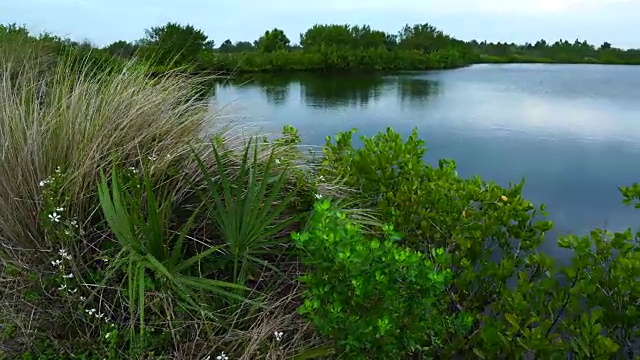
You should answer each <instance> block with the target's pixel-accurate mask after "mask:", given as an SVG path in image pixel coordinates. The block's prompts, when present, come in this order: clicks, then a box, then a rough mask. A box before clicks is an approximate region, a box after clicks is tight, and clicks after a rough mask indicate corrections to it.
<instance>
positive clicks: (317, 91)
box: [300, 76, 384, 108]
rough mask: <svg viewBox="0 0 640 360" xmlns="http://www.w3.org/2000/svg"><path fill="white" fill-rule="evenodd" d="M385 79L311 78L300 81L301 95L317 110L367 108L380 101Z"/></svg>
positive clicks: (356, 77) (307, 103) (371, 77)
mask: <svg viewBox="0 0 640 360" xmlns="http://www.w3.org/2000/svg"><path fill="white" fill-rule="evenodd" d="M383 86H384V79H383V78H382V77H379V76H344V77H338V76H331V77H328V78H322V77H317V76H309V77H304V78H301V79H300V93H301V95H302V98H303V99H304V102H305V103H306V105H307V106H311V107H315V108H338V107H344V106H349V107H367V106H368V105H369V104H370V103H372V102H375V101H377V100H379V99H380V95H381V90H382V88H383Z"/></svg>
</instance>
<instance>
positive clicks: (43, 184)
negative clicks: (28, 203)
mask: <svg viewBox="0 0 640 360" xmlns="http://www.w3.org/2000/svg"><path fill="white" fill-rule="evenodd" d="M48 183H49V182H48V181H46V180H42V181H40V186H41V187H42V186H45V185H47V184H48Z"/></svg>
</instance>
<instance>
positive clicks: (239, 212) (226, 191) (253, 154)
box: [195, 138, 299, 284]
mask: <svg viewBox="0 0 640 360" xmlns="http://www.w3.org/2000/svg"><path fill="white" fill-rule="evenodd" d="M263 146H269V145H265V144H263ZM211 147H212V152H213V155H214V157H215V163H216V167H217V177H215V176H214V175H213V174H211V172H210V171H209V169H208V168H207V167H206V165H205V163H204V161H203V160H202V159H201V158H200V157H199V156H198V154H195V156H196V159H197V162H198V165H199V167H200V171H201V172H202V174H203V177H204V179H205V181H206V185H207V186H206V191H205V192H201V195H202V199H203V202H204V203H206V204H208V210H209V215H210V217H211V218H212V219H213V220H214V222H215V224H216V225H217V227H218V230H219V233H220V236H221V237H222V241H223V244H224V247H225V250H226V254H228V256H229V257H230V260H231V262H232V266H233V281H234V282H236V283H238V284H245V283H246V279H247V277H248V275H249V271H250V269H251V267H252V266H255V265H262V266H269V264H268V263H267V262H266V261H265V260H264V258H263V257H264V256H265V255H268V254H272V253H273V252H274V248H278V245H280V241H281V240H279V239H277V235H278V234H280V233H281V232H283V231H285V230H286V229H287V227H289V226H290V225H292V224H293V223H294V222H295V221H296V220H297V219H298V216H299V215H287V214H286V210H287V208H288V206H290V205H291V204H292V200H293V199H294V196H295V194H296V192H295V189H291V190H289V189H287V188H286V184H287V180H288V179H289V175H290V173H289V168H288V166H291V165H287V164H283V165H282V166H280V167H278V169H277V171H276V169H275V167H276V164H277V162H279V161H278V160H277V158H276V156H275V154H276V150H275V149H274V148H273V147H271V149H270V151H269V153H268V156H267V157H266V159H264V156H261V151H260V150H261V146H260V144H259V142H258V141H256V140H255V139H252V138H250V139H249V140H248V141H247V143H246V144H245V146H244V149H243V151H242V153H241V156H240V159H239V164H238V165H237V167H238V168H237V170H236V172H235V173H236V174H237V176H235V177H232V176H231V175H230V174H229V172H227V171H224V170H225V169H226V168H228V167H229V166H230V165H229V162H230V161H233V160H234V159H231V160H229V159H228V158H227V155H229V154H230V153H232V151H231V150H226V151H225V152H224V153H221V152H220V151H219V144H218V143H217V142H215V141H212V142H211Z"/></svg>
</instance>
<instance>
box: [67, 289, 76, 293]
mask: <svg viewBox="0 0 640 360" xmlns="http://www.w3.org/2000/svg"><path fill="white" fill-rule="evenodd" d="M68 291H69V292H70V293H72V294H75V293H76V291H78V289H73V290H71V289H69V290H68Z"/></svg>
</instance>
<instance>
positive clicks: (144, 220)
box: [98, 169, 244, 338]
mask: <svg viewBox="0 0 640 360" xmlns="http://www.w3.org/2000/svg"><path fill="white" fill-rule="evenodd" d="M144 190H145V194H144V196H145V197H146V204H145V205H146V206H145V208H143V207H142V205H141V204H140V198H139V197H136V196H135V195H134V194H133V193H132V192H130V191H128V190H127V189H126V188H125V187H123V184H122V182H121V181H120V179H119V173H118V171H117V170H116V169H114V170H113V171H112V173H111V187H109V182H108V180H107V178H106V176H105V175H104V174H103V175H102V178H101V181H100V185H99V188H98V195H99V198H100V205H101V208H102V211H103V212H104V217H105V219H106V221H107V223H108V225H109V228H110V229H111V231H112V232H113V234H114V235H115V238H116V239H117V241H118V243H119V246H120V250H119V253H118V255H117V256H116V258H115V260H114V261H113V262H112V264H111V265H110V269H109V273H115V271H117V270H124V272H125V273H126V277H127V280H128V285H127V290H128V299H129V312H130V318H131V319H134V317H135V312H136V310H137V312H138V316H139V333H140V338H142V335H143V333H144V322H145V310H146V306H145V305H146V304H145V298H146V296H147V295H146V288H145V286H146V283H147V279H148V278H149V277H150V275H152V278H153V279H155V280H156V281H159V282H160V283H161V284H163V285H164V286H161V287H160V288H161V289H162V290H163V291H164V292H166V293H167V294H169V295H175V296H176V297H177V298H178V299H179V300H180V301H181V302H182V306H184V307H187V308H190V309H193V310H197V311H199V312H201V313H204V312H210V311H212V310H211V309H210V307H209V306H206V305H204V304H205V299H206V298H207V296H210V295H218V296H224V297H233V298H236V299H237V296H236V295H234V294H231V293H230V292H228V291H227V290H225V289H244V287H243V286H240V285H236V284H233V283H229V282H224V281H219V280H216V279H209V278H205V277H201V276H200V275H199V274H197V273H196V275H192V274H193V272H192V271H193V268H194V266H196V265H198V264H199V263H200V261H202V260H203V259H205V258H208V257H211V256H213V255H214V254H215V253H216V252H218V251H219V250H220V246H211V247H209V248H208V249H207V250H204V251H201V252H199V253H196V254H194V255H187V253H186V252H185V239H187V236H188V234H190V232H191V230H192V229H191V227H192V225H193V220H194V219H195V218H196V215H197V213H198V211H194V213H193V215H192V216H191V217H190V218H189V220H188V221H187V222H186V224H184V225H183V226H182V227H181V228H180V229H179V230H178V231H176V232H174V231H171V230H170V215H171V209H172V203H171V197H170V196H166V195H167V194H164V196H161V197H159V198H156V196H155V194H154V191H153V188H152V184H151V180H150V178H149V176H148V174H146V175H145V176H144ZM169 195H170V194H169ZM107 278H109V276H108V275H107ZM240 300H244V299H240ZM214 311H215V309H214ZM131 329H132V334H133V329H134V326H133V322H132V325H131Z"/></svg>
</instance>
